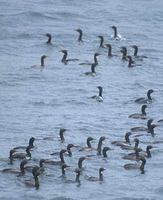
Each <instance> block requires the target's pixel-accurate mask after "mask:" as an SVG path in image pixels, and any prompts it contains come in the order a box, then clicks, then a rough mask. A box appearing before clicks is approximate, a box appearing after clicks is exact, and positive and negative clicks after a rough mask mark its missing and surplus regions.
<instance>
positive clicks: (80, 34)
mask: <svg viewBox="0 0 163 200" xmlns="http://www.w3.org/2000/svg"><path fill="white" fill-rule="evenodd" d="M76 31H77V32H78V33H79V37H78V42H83V31H82V30H81V29H76Z"/></svg>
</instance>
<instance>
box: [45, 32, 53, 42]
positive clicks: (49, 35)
mask: <svg viewBox="0 0 163 200" xmlns="http://www.w3.org/2000/svg"><path fill="white" fill-rule="evenodd" d="M46 36H47V37H48V41H47V42H46V44H48V45H52V42H51V41H52V35H51V34H50V33H46Z"/></svg>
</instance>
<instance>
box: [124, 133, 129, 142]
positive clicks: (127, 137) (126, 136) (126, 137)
mask: <svg viewBox="0 0 163 200" xmlns="http://www.w3.org/2000/svg"><path fill="white" fill-rule="evenodd" d="M125 140H126V142H127V143H129V144H130V138H129V135H128V134H126V135H125Z"/></svg>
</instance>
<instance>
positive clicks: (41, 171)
mask: <svg viewBox="0 0 163 200" xmlns="http://www.w3.org/2000/svg"><path fill="white" fill-rule="evenodd" d="M44 161H45V159H40V161H39V166H37V165H27V166H25V167H24V169H25V171H28V172H32V170H33V168H34V167H36V166H37V167H39V171H40V174H42V173H43V172H44V171H45V169H44V166H43V163H44Z"/></svg>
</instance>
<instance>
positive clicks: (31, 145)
mask: <svg viewBox="0 0 163 200" xmlns="http://www.w3.org/2000/svg"><path fill="white" fill-rule="evenodd" d="M34 141H35V138H34V137H31V138H30V139H29V143H28V148H29V149H32V148H34V144H33V143H34ZM26 148H27V146H18V147H14V148H13V149H14V150H18V149H26Z"/></svg>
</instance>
